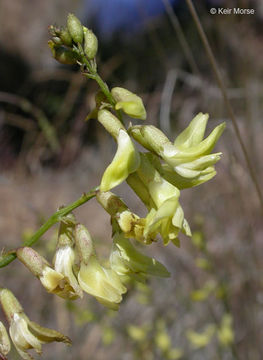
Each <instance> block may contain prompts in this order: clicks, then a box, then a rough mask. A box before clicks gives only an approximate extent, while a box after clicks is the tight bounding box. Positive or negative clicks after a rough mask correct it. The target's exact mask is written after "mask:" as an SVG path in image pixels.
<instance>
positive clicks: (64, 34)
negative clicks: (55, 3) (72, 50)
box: [59, 28, 72, 46]
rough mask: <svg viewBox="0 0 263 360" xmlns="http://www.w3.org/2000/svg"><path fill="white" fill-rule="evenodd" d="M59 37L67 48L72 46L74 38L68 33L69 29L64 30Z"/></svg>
mask: <svg viewBox="0 0 263 360" xmlns="http://www.w3.org/2000/svg"><path fill="white" fill-rule="evenodd" d="M59 37H60V39H61V41H62V43H63V44H64V45H66V46H71V45H72V37H71V35H70V33H69V31H68V28H63V29H62V30H61V32H60V36H59Z"/></svg>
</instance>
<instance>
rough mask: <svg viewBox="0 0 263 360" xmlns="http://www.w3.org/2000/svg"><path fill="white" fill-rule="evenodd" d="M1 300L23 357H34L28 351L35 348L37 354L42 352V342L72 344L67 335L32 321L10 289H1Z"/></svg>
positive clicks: (26, 359) (27, 359) (26, 358)
mask: <svg viewBox="0 0 263 360" xmlns="http://www.w3.org/2000/svg"><path fill="white" fill-rule="evenodd" d="M0 302H1V305H2V307H3V310H4V312H5V314H6V317H7V319H8V321H9V325H10V328H9V333H10V337H11V339H12V341H13V343H14V345H15V347H16V350H17V351H18V353H19V355H20V356H21V357H22V358H23V359H25V360H32V359H33V357H32V356H31V355H30V354H29V353H28V352H27V351H28V350H30V349H34V350H35V351H36V353H37V354H41V353H42V344H45V343H50V342H53V341H58V342H64V343H66V344H71V341H70V339H69V338H68V337H67V336H64V335H63V334H61V333H59V332H58V331H56V330H52V329H48V328H44V327H42V326H40V325H38V324H37V323H35V322H33V321H30V320H29V319H28V317H27V316H26V315H25V313H24V310H23V308H22V306H21V305H20V304H19V302H18V300H17V299H16V298H15V296H14V295H13V294H12V292H11V291H10V290H8V289H1V290H0Z"/></svg>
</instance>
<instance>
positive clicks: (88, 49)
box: [84, 29, 98, 60]
mask: <svg viewBox="0 0 263 360" xmlns="http://www.w3.org/2000/svg"><path fill="white" fill-rule="evenodd" d="M97 51H98V39H97V37H96V35H95V34H94V33H93V32H92V31H91V30H89V29H87V30H86V31H85V34H84V53H85V55H86V56H87V58H88V59H89V60H91V59H94V58H95V56H96V54H97Z"/></svg>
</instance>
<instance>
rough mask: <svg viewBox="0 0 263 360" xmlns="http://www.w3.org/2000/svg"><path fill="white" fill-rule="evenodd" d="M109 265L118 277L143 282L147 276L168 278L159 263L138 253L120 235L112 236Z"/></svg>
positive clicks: (166, 272) (167, 273) (168, 274)
mask: <svg viewBox="0 0 263 360" xmlns="http://www.w3.org/2000/svg"><path fill="white" fill-rule="evenodd" d="M110 263H111V267H112V269H113V270H115V271H116V273H118V274H119V275H128V276H132V277H135V279H137V280H144V278H145V276H147V275H152V276H160V277H169V276H170V273H169V272H168V271H167V270H166V268H165V267H164V266H163V265H162V264H161V263H160V262H159V261H157V260H155V259H153V258H150V257H149V256H146V255H144V254H142V253H140V252H139V251H138V250H136V249H135V247H134V246H133V245H132V244H131V242H130V241H129V240H128V239H126V238H125V237H124V236H123V234H121V233H116V234H115V235H114V238H113V248H112V251H111V256H110Z"/></svg>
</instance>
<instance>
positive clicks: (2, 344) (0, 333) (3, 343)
mask: <svg viewBox="0 0 263 360" xmlns="http://www.w3.org/2000/svg"><path fill="white" fill-rule="evenodd" d="M10 350H11V344H10V340H9V336H8V334H7V331H6V328H5V326H4V324H3V323H2V322H1V321H0V358H1V359H3V360H6V358H5V355H7V354H8V353H9V351H10Z"/></svg>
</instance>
